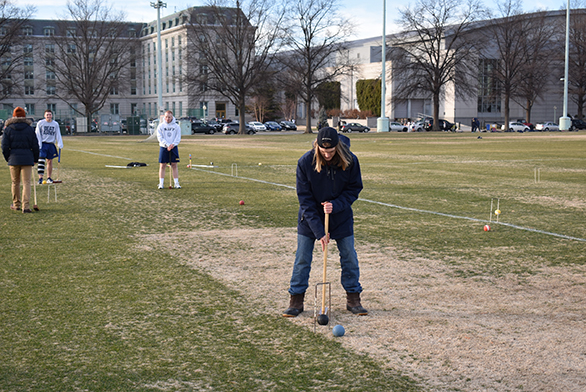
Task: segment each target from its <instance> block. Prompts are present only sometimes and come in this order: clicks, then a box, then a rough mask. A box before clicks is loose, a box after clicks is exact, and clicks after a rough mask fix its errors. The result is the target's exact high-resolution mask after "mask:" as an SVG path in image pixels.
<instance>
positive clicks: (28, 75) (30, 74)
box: [24, 71, 35, 80]
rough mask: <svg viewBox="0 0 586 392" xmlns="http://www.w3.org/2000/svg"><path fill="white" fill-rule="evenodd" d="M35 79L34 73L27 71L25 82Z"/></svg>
mask: <svg viewBox="0 0 586 392" xmlns="http://www.w3.org/2000/svg"><path fill="white" fill-rule="evenodd" d="M34 78H35V75H34V73H33V71H25V72H24V79H25V80H32V79H34Z"/></svg>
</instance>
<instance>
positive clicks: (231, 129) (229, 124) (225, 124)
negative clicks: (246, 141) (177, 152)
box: [191, 119, 297, 135]
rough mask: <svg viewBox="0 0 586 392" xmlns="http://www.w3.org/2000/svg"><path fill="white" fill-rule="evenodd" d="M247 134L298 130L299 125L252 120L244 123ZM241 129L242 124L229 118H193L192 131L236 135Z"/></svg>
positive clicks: (288, 122)
mask: <svg viewBox="0 0 586 392" xmlns="http://www.w3.org/2000/svg"><path fill="white" fill-rule="evenodd" d="M244 127H245V129H246V131H245V132H246V133H247V134H249V135H250V134H254V133H256V132H260V131H296V130H297V126H296V125H295V123H294V122H292V121H281V122H280V123H278V122H276V121H267V122H265V123H264V124H263V123H261V122H258V121H251V122H249V123H247V124H244ZM239 131H240V124H239V123H238V122H237V121H232V120H229V119H220V120H199V119H192V120H191V133H207V134H210V135H211V134H214V133H216V132H222V133H225V134H227V135H234V134H237V133H238V132H239Z"/></svg>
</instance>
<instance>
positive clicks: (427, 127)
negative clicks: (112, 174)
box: [423, 118, 454, 131]
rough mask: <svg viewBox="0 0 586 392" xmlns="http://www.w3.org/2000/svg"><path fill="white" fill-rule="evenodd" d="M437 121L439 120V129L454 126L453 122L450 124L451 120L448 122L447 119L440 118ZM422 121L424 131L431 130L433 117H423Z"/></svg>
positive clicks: (444, 129)
mask: <svg viewBox="0 0 586 392" xmlns="http://www.w3.org/2000/svg"><path fill="white" fill-rule="evenodd" d="M438 121H439V128H440V131H449V130H451V129H452V127H453V126H454V124H452V123H451V122H449V121H447V120H442V119H440V120H438ZM423 123H424V124H425V126H424V128H425V130H426V131H431V130H433V118H428V119H425V120H424V122H423Z"/></svg>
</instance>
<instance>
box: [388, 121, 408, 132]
mask: <svg viewBox="0 0 586 392" xmlns="http://www.w3.org/2000/svg"><path fill="white" fill-rule="evenodd" d="M407 130H408V128H407V126H406V125H403V124H401V123H398V122H395V121H391V122H390V123H389V131H397V132H407Z"/></svg>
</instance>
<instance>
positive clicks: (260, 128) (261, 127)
mask: <svg viewBox="0 0 586 392" xmlns="http://www.w3.org/2000/svg"><path fill="white" fill-rule="evenodd" d="M248 125H250V127H251V128H252V129H254V130H255V131H256V132H258V131H266V130H267V127H265V125H264V124H263V123H261V122H258V121H251V122H249V123H248Z"/></svg>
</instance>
